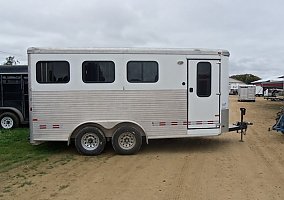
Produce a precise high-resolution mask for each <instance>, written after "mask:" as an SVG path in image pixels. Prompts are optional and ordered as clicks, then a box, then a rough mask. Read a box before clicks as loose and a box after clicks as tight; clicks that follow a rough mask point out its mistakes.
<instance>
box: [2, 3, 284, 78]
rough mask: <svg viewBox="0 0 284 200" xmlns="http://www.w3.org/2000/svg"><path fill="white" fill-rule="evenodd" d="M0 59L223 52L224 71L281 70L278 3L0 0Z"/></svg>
mask: <svg viewBox="0 0 284 200" xmlns="http://www.w3.org/2000/svg"><path fill="white" fill-rule="evenodd" d="M0 2H1V4H0V5H1V12H0V62H1V64H2V63H3V62H4V61H5V57H7V56H10V55H13V56H15V58H16V59H17V60H19V61H20V63H21V64H27V56H26V50H27V48H28V47H33V46H34V47H158V48H160V47H170V48H180V47H182V48H184V47H188V48H211V49H226V50H229V51H230V53H231V57H230V75H233V74H244V73H252V74H254V75H257V76H259V77H261V78H268V77H273V76H279V75H284V65H283V63H284V21H283V19H284V11H283V10H284V1H283V0H269V1H268V0H9V1H7V0H0Z"/></svg>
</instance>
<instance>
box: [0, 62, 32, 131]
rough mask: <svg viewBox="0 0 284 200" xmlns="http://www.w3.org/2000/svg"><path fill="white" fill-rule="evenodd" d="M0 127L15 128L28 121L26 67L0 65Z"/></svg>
mask: <svg viewBox="0 0 284 200" xmlns="http://www.w3.org/2000/svg"><path fill="white" fill-rule="evenodd" d="M0 95H1V96H0V126H1V128H4V129H10V128H16V127H18V126H19V125H20V124H27V123H28V121H29V97H28V66H27V65H13V66H7V65H0Z"/></svg>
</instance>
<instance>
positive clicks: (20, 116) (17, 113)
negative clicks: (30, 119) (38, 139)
mask: <svg viewBox="0 0 284 200" xmlns="http://www.w3.org/2000/svg"><path fill="white" fill-rule="evenodd" d="M3 112H13V113H15V114H16V115H17V117H18V118H19V120H20V122H21V123H23V122H24V116H23V114H22V113H21V112H20V111H19V110H18V109H17V108H14V107H1V108H0V113H3Z"/></svg>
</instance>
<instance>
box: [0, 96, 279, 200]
mask: <svg viewBox="0 0 284 200" xmlns="http://www.w3.org/2000/svg"><path fill="white" fill-rule="evenodd" d="M230 102H231V104H230V107H231V110H230V121H231V123H233V122H235V121H237V120H239V113H240V112H239V108H240V107H246V108H247V115H246V116H245V119H246V120H247V121H251V122H253V123H254V125H253V126H252V127H250V128H249V130H248V132H247V135H245V138H244V140H245V142H239V139H240V135H239V134H238V133H235V132H232V133H226V134H223V135H221V136H218V137H208V138H189V139H169V140H151V141H150V144H148V145H146V144H144V145H143V147H142V149H141V150H140V152H139V153H138V154H137V155H133V156H120V155H116V154H115V153H114V151H113V150H112V148H111V146H110V145H109V146H107V148H106V150H105V152H104V153H103V154H102V155H100V156H97V157H86V156H81V155H78V154H77V152H76V151H75V148H74V147H68V148H67V147H66V149H67V150H66V152H63V153H62V154H60V155H56V156H53V157H52V158H49V159H48V160H46V161H43V162H40V163H37V162H35V163H30V164H29V165H25V166H21V167H18V168H17V169H14V170H10V171H9V172H6V173H1V174H0V199H5V200H7V199H22V200H24V199H27V200H30V199H41V200H44V199H66V200H67V199H68V200H70V199H96V200H99V199H126V200H128V199H129V200H130V199H143V200H144V199H169V200H171V199H199V200H209V199H216V200H217V199H218V200H220V199H238V200H239V199H242V200H244V199H249V200H252V199H270V200H272V199H279V200H280V199H281V200H282V199H284V156H283V154H284V135H282V134H281V133H276V132H275V131H271V132H269V131H268V128H269V127H271V126H272V125H273V124H274V117H275V114H276V113H275V112H276V110H275V109H273V107H275V105H277V106H278V105H279V107H280V106H281V105H282V106H283V105H284V103H283V102H282V103H281V102H271V101H266V100H264V99H263V98H258V99H257V101H256V102H237V99H236V97H230Z"/></svg>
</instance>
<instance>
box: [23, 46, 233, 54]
mask: <svg viewBox="0 0 284 200" xmlns="http://www.w3.org/2000/svg"><path fill="white" fill-rule="evenodd" d="M27 52H28V54H172V55H223V56H230V53H229V51H227V50H222V49H186V48H38V47H30V48H28V50H27Z"/></svg>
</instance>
